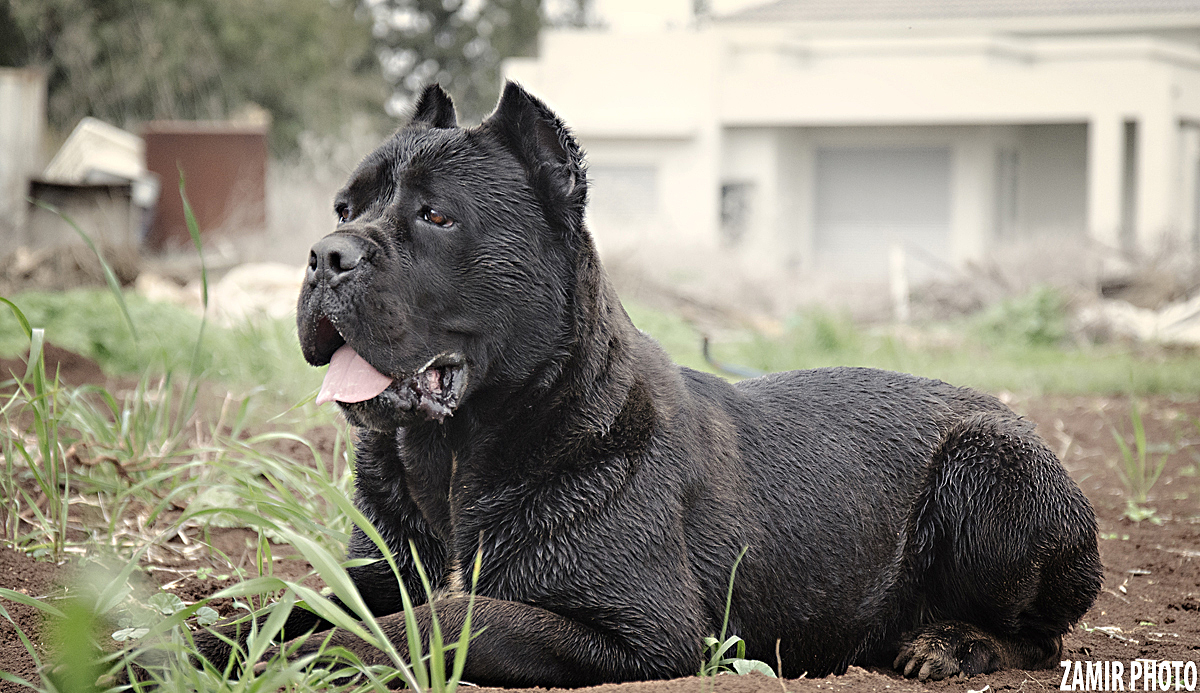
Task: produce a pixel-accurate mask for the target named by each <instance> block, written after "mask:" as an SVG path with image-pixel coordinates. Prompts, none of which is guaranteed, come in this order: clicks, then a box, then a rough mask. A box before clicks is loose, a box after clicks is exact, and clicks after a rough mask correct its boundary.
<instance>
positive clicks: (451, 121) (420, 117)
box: [410, 84, 458, 128]
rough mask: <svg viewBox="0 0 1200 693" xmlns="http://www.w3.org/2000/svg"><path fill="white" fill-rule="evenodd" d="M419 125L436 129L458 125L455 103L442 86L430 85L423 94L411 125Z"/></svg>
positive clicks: (418, 101)
mask: <svg viewBox="0 0 1200 693" xmlns="http://www.w3.org/2000/svg"><path fill="white" fill-rule="evenodd" d="M418 123H424V124H425V125H428V126H429V127H434V128H452V127H456V126H457V125H458V117H457V116H456V115H455V114H454V102H453V101H451V100H450V95H449V94H447V93H446V91H445V90H444V89H442V85H440V84H430V85H429V86H427V87H425V89H424V91H422V92H421V96H420V98H418V99H417V107H416V109H414V111H413V117H412V121H410V124H411V125H416V124H418Z"/></svg>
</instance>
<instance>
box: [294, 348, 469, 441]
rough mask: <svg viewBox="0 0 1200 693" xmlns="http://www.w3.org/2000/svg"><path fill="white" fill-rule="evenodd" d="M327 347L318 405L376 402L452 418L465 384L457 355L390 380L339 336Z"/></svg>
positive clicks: (427, 416) (431, 416)
mask: <svg viewBox="0 0 1200 693" xmlns="http://www.w3.org/2000/svg"><path fill="white" fill-rule="evenodd" d="M339 343H340V345H339ZM326 346H327V349H330V350H332V354H331V356H330V359H329V370H328V371H326V373H325V380H324V382H322V383H321V390H320V391H319V392H318V393H317V404H324V403H326V402H338V403H339V404H342V405H355V404H358V403H360V402H370V401H371V400H375V399H379V400H381V401H380V403H381V404H384V405H386V406H389V407H394V408H396V409H398V410H401V411H409V412H411V413H413V414H418V415H421V416H423V417H424V418H425V419H427V420H437V421H438V422H441V421H443V420H445V418H446V417H447V416H451V415H453V414H454V411H455V409H457V408H458V404H459V401H460V400H461V398H462V393H463V390H464V389H465V387H466V384H467V364H466V362H465V361H464V359H463V357H462V356H461V355H459V354H439V355H437V356H435V357H433V358H432V359H430V360H429V361H428V362H426V364H425V365H424V366H422V367H420V368H418V369H417V370H416V371H415V372H413V373H412V374H411V375H408V376H406V377H396V378H393V377H392V376H389V375H385V374H383V373H381V372H379V370H377V369H376V368H375V367H374V366H372V365H371V364H370V363H368V362H367V360H366V359H364V358H363V357H362V356H360V355H359V354H358V352H356V351H355V350H354V348H353V347H352V346H350V344H348V343H347V342H346V340H345V339H344V338H343V337H341V335H340V334H338V335H337V338H336V340H330V341H329V342H326Z"/></svg>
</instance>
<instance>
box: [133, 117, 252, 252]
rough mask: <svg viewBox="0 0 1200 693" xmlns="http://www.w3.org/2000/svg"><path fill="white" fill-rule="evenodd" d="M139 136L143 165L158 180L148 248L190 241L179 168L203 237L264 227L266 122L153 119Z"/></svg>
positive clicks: (148, 236) (146, 241)
mask: <svg viewBox="0 0 1200 693" xmlns="http://www.w3.org/2000/svg"><path fill="white" fill-rule="evenodd" d="M142 137H143V138H144V139H145V140H146V168H147V169H149V170H150V171H152V172H153V173H155V174H157V175H158V176H159V180H160V181H161V183H162V192H161V193H160V194H159V198H158V209H157V212H156V214H155V217H154V223H153V225H152V226H151V227H150V231H149V233H148V234H147V236H146V239H145V245H146V247H148V248H150V249H152V250H166V249H171V248H177V247H181V246H184V245H187V244H190V243H191V236H190V235H189V234H188V230H187V223H186V221H185V220H184V215H183V202H182V200H181V198H180V196H179V171H180V169H182V170H183V173H184V176H185V183H186V190H187V197H188V202H190V203H191V206H192V211H193V212H195V214H196V222H197V223H198V224H199V226H200V232H201V234H202V235H203V236H205V237H211V236H216V235H220V234H229V235H234V236H241V235H244V234H248V233H259V232H261V231H263V230H264V229H265V228H266V222H267V214H266V181H267V126H266V125H250V124H233V123H226V122H205V121H152V122H150V123H148V124H146V126H145V128H144V129H143V130H142Z"/></svg>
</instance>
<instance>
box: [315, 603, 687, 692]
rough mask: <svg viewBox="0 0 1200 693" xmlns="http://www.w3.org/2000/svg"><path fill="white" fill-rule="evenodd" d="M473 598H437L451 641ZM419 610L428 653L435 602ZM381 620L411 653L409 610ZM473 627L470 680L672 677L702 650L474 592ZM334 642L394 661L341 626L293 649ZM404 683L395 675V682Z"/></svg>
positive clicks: (367, 658)
mask: <svg viewBox="0 0 1200 693" xmlns="http://www.w3.org/2000/svg"><path fill="white" fill-rule="evenodd" d="M467 603H468V600H467V598H466V597H452V598H447V599H443V600H439V601H437V602H435V603H434V609H435V610H436V612H437V618H438V625H439V626H440V630H441V633H442V636H443V638H444V639H445V640H446V642H447V643H452V642H456V641H457V640H458V637H459V634H460V633H461V632H462V626H463V622H464V620H465V619H466V615H467ZM413 616H414V617H415V620H416V622H417V624H418V626H419V627H420V629H421V640H422V642H423V643H425V647H426V650H425V651H426V653H427V652H428V641H429V632H430V630H431V616H430V608H429V605H427V604H426V605H422V606H418V607H415V608H414V610H413ZM379 624H380V627H381V628H382V630H383V632H384V634H385V635H387V637H388V639H389V640H391V642H392V643H393V644H394V645H395V646H396V649H397V650H398V651H399V652H400V655H401V657H403V658H404V659H405V660H406V661H408V660H410V656H409V652H408V637H407V631H406V627H405V620H404V614H403V613H399V614H393V615H392V616H388V617H386V618H383V619H379ZM471 631H472V633H474V634H475V637H474V638H472V640H471V642H470V645H469V647H468V650H467V663H466V668H465V670H464V672H463V679H464V680H467V681H470V682H472V683H477V684H480V685H486V686H506V687H527V686H540V687H554V686H557V687H568V688H569V687H578V686H588V685H597V684H600V683H603V682H606V681H619V680H630V679H647V678H665V677H669V676H680V675H684V674H686V673H689V672H690V671H691V669H690V668H689V667H692V665H693V664H696V663H698V662H699V651H698V650H697V651H696V653H695V656H694V657H689V656H684V657H682V658H679V657H671V656H670V655H669V654H668V652H669V648H666V649H659V648H657V647H653V646H652V647H649V648H646V647H633V646H630V644H629V643H624V642H622V641H621V640H619V639H618V637H617V636H614V635H610V634H606V633H603V632H600V631H598V630H595V629H593V628H590V627H588V626H585V625H583V624H581V623H579V622H578V621H574V620H571V619H569V618H566V617H564V616H561V615H559V614H556V613H553V612H551V611H547V610H545V609H541V608H538V607H534V606H530V605H528V604H522V603H519V602H510V601H503V600H499V599H490V598H487V597H476V598H475V605H474V609H473V611H472V616H471ZM660 644H661V643H660ZM335 647H340V648H345V649H346V650H348V651H350V652H353V653H354V654H355V655H356V656H357V657H358V658H359V659H360V660H361V661H362V662H363V663H364V664H367V665H385V666H388V665H391V664H392V662H391V660H390V658H389V657H388V655H387V654H385V653H384V652H382V651H380V650H378V649H376V648H375V647H373V646H371V645H370V644H368V643H366V642H364V641H363V640H360V639H359V638H357V637H355V636H354V635H352V634H350V633H348V632H346V631H344V630H338V629H335V630H334V631H333V632H332V633H331V634H315V635H313V636H311V637H310V638H309V639H308V640H307V641H305V642H304V644H302V645H301V646H300V647H299V648H298V649H297V650H296V652H295V654H294V655H293V656H294V657H303V656H306V655H309V654H314V653H316V652H318V651H320V650H322V649H325V650H328V649H331V648H335ZM697 647H698V646H697ZM684 649H687V648H684ZM654 650H658V651H657V652H654ZM676 654H677V653H676ZM453 659H454V657H453V654H452V653H450V654H448V655H447V660H448V661H447V667H449V666H450V664H451V662H453ZM693 659H694V660H695V662H693V661H692V660H693ZM672 660H675V661H672ZM402 683H403V682H402V681H400V680H399V679H396V680H395V684H396V685H401V684H402Z"/></svg>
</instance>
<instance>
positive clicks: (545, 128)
mask: <svg viewBox="0 0 1200 693" xmlns="http://www.w3.org/2000/svg"><path fill="white" fill-rule="evenodd" d="M482 127H483V128H485V129H487V130H490V131H492V132H494V133H496V135H497V136H498V137H499V138H500V140H501V141H502V142H504V144H505V145H507V147H508V148H509V150H511V151H512V152H513V153H514V154H516V156H517V158H518V159H520V161H521V163H522V164H524V166H525V169H526V170H527V171H528V172H529V179H530V182H531V183H533V187H534V190H536V191H537V193H538V195H539V196H540V197H542V202H543V203H544V204H545V205H546V210H547V212H548V213H554V212H559V213H561V215H562V216H561V218H560V219H559V221H561V222H563V223H565V224H566V225H567V227H568V228H579V227H580V225H581V224H582V222H583V208H584V205H585V203H586V202H587V178H586V172H585V170H584V163H583V151H582V150H581V149H580V148H579V144H578V143H577V142H576V141H575V138H574V137H572V136H571V132H570V130H568V129H567V126H566V125H564V124H563V122H562V120H560V119H559V117H558V116H557V115H555V114H554V111H551V110H550V108H549V107H548V106H547V105H546V104H544V103H542V102H541V101H539V100H538V99H537V98H536V97H534V96H533V95H532V94H530V93H529V92H527V91H525V90H524V89H522V88H521V87H520V85H518V84H517V83H516V82H509V83H507V84H506V85H505V86H504V93H503V94H502V95H501V96H500V103H499V104H497V105H496V110H495V112H493V113H492V115H490V116H488V119H487V120H485V121H484V122H483V124H482Z"/></svg>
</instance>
